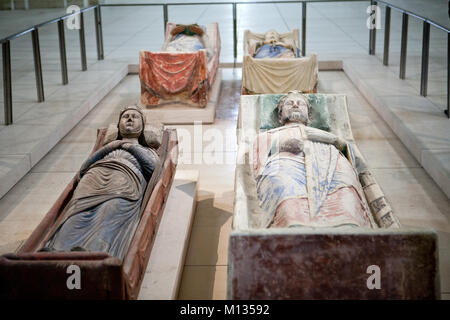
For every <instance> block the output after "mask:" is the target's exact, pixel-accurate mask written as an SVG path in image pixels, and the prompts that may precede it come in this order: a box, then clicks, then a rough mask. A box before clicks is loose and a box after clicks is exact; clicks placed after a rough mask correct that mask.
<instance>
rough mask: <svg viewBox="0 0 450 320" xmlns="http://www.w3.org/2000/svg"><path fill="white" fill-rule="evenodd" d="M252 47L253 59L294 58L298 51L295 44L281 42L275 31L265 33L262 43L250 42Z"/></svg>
mask: <svg viewBox="0 0 450 320" xmlns="http://www.w3.org/2000/svg"><path fill="white" fill-rule="evenodd" d="M251 45H252V46H254V49H253V48H252V51H254V54H253V57H254V58H258V59H263V58H295V57H298V56H299V49H298V48H296V47H295V44H293V43H289V42H288V41H286V42H281V39H280V35H279V34H278V32H276V31H275V30H271V31H268V32H266V34H265V35H264V41H251Z"/></svg>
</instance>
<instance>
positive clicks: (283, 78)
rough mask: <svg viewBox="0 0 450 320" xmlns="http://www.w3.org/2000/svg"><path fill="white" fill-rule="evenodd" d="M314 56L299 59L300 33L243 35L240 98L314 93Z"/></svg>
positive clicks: (316, 78)
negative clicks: (242, 96) (252, 95)
mask: <svg viewBox="0 0 450 320" xmlns="http://www.w3.org/2000/svg"><path fill="white" fill-rule="evenodd" d="M318 70H319V69H318V62H317V56H316V55H315V54H311V56H309V57H300V50H299V31H298V29H294V30H293V31H291V32H288V33H284V34H279V33H277V32H276V31H274V30H271V31H268V32H266V33H265V34H257V33H252V32H250V31H249V30H246V31H245V33H244V60H243V67H242V94H266V93H285V92H289V91H291V90H300V91H302V92H305V93H312V92H317V82H318V73H319V71H318Z"/></svg>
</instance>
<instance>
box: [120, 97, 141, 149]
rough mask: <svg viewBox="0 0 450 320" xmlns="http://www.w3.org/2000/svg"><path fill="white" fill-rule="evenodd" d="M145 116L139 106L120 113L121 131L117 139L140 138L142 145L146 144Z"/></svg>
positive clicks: (126, 108) (129, 107)
mask: <svg viewBox="0 0 450 320" xmlns="http://www.w3.org/2000/svg"><path fill="white" fill-rule="evenodd" d="M144 127H145V116H144V113H143V112H142V110H141V108H139V107H138V106H127V107H125V108H124V109H123V110H121V111H120V116H119V122H118V124H117V128H118V129H119V132H118V135H117V139H118V140H121V139H122V138H138V140H139V143H140V144H144V145H146V143H145V139H144ZM141 140H142V141H141Z"/></svg>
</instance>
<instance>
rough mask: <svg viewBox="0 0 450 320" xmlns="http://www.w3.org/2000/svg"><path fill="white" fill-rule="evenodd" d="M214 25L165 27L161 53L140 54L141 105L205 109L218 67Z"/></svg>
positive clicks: (217, 34)
mask: <svg viewBox="0 0 450 320" xmlns="http://www.w3.org/2000/svg"><path fill="white" fill-rule="evenodd" d="M219 55H220V35H219V27H218V24H217V23H212V24H209V25H208V26H207V27H202V26H199V25H197V24H193V25H175V24H173V23H168V24H167V28H166V36H165V42H164V45H163V47H162V51H160V52H150V51H141V52H140V57H139V77H140V81H141V103H142V104H143V105H144V106H147V107H152V106H158V105H164V104H171V103H178V104H184V105H189V106H194V107H200V108H204V107H205V106H206V105H207V103H208V99H209V94H210V90H211V88H212V85H213V83H214V80H215V78H216V73H217V69H218V66H219Z"/></svg>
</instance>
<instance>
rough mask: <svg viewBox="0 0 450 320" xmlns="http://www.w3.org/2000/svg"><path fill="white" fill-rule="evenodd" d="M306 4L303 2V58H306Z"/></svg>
mask: <svg viewBox="0 0 450 320" xmlns="http://www.w3.org/2000/svg"><path fill="white" fill-rule="evenodd" d="M306 4H307V3H306V2H302V56H306Z"/></svg>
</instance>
